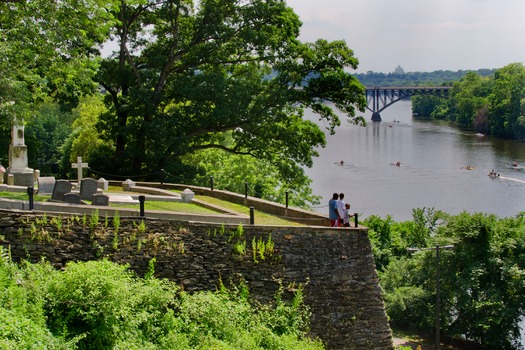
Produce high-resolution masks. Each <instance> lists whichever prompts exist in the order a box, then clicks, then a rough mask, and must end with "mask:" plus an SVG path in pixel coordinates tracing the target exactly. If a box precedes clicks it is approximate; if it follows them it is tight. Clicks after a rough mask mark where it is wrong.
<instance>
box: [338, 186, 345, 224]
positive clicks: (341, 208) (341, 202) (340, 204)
mask: <svg viewBox="0 0 525 350" xmlns="http://www.w3.org/2000/svg"><path fill="white" fill-rule="evenodd" d="M344 198H345V194H344V193H339V200H338V201H337V215H339V226H344V218H345V209H346V206H345V201H344Z"/></svg>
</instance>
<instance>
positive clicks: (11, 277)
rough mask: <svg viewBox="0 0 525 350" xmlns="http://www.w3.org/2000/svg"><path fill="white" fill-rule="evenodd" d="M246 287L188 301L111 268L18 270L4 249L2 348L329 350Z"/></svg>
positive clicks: (301, 310)
mask: <svg viewBox="0 0 525 350" xmlns="http://www.w3.org/2000/svg"><path fill="white" fill-rule="evenodd" d="M248 299H249V294H248V291H247V288H246V286H244V285H241V286H240V287H239V288H237V287H235V288H234V289H233V290H228V289H227V288H225V287H224V286H222V287H221V288H220V290H219V291H218V292H215V293H211V292H201V293H195V294H188V293H185V292H181V291H180V290H179V289H178V287H177V286H176V285H175V284H174V283H172V282H169V281H167V280H158V279H156V278H154V277H153V276H149V277H148V278H145V279H140V278H137V277H136V276H135V275H133V274H132V273H131V272H130V271H128V269H127V267H126V266H119V265H116V264H114V263H111V262H109V261H106V260H102V261H91V262H81V263H73V262H72V263H69V264H68V265H67V266H66V268H65V269H64V270H63V271H56V270H53V269H52V267H51V265H50V264H48V263H45V262H42V263H39V264H29V263H24V264H22V265H17V264H15V263H13V262H12V261H11V260H10V258H9V254H8V253H7V252H6V251H4V250H2V248H1V247H0V321H1V322H0V348H2V349H21V348H33V347H35V346H36V344H38V346H39V347H38V348H43V349H170V350H171V349H181V350H191V349H209V348H214V349H232V350H233V349H250V350H252V349H255V350H256V349H312V350H313V349H322V348H323V346H322V344H321V343H320V342H319V341H313V340H309V339H307V338H305V335H306V333H305V332H306V330H307V325H308V323H307V322H308V319H309V312H308V308H306V307H305V306H304V304H303V301H302V291H301V290H298V292H297V293H296V294H295V298H294V299H293V301H292V302H291V303H285V302H282V300H281V297H280V296H278V297H277V298H276V300H277V301H276V304H275V306H270V305H259V304H256V305H254V306H252V305H251V304H250V303H249V301H248Z"/></svg>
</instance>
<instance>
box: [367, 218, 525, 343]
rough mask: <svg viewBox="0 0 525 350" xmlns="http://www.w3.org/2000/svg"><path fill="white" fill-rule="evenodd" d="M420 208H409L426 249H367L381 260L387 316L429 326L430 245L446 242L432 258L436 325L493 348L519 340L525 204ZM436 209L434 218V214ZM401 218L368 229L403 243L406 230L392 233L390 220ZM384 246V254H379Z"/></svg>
mask: <svg viewBox="0 0 525 350" xmlns="http://www.w3.org/2000/svg"><path fill="white" fill-rule="evenodd" d="M423 214H424V213H423V212H421V211H416V212H415V213H414V222H415V223H416V227H417V226H420V233H421V234H418V235H416V236H426V240H425V241H426V242H425V245H426V248H430V249H427V250H423V251H419V252H417V253H414V254H412V255H410V256H409V255H408V254H407V252H406V249H404V251H403V250H400V249H394V248H390V249H389V250H387V249H385V248H383V249H380V250H376V249H375V250H374V255H375V254H377V253H380V254H381V255H379V257H380V258H381V259H382V260H381V261H383V262H385V261H386V262H387V265H383V269H382V270H381V271H380V281H381V286H382V287H383V289H384V291H385V300H386V303H387V305H386V307H387V312H388V315H389V317H390V318H391V321H392V324H395V325H397V326H402V327H406V328H412V329H415V330H418V331H420V332H431V331H432V327H433V326H434V323H433V320H432V317H431V316H430V317H429V315H434V313H435V303H434V300H435V298H436V296H435V283H436V258H435V253H436V252H435V249H431V248H432V247H435V246H436V245H437V244H439V245H440V246H444V245H447V244H454V248H453V250H446V251H443V253H441V255H440V262H439V263H440V280H439V282H440V299H441V300H442V303H441V307H440V318H441V331H442V333H443V334H445V335H447V336H449V337H452V338H462V339H466V340H468V341H472V342H475V343H477V344H480V345H483V346H486V347H489V348H493V349H520V348H522V347H521V345H520V344H519V338H520V321H521V319H522V315H523V310H524V308H525V301H524V300H523V295H524V293H525V259H524V257H525V248H524V247H525V212H524V213H521V214H519V215H517V216H516V217H514V218H503V219H498V218H497V217H496V216H495V215H486V214H482V213H474V214H469V213H466V212H464V213H461V214H459V215H456V216H450V215H443V214H442V213H435V214H439V215H438V216H435V215H434V214H433V213H432V212H429V215H428V218H426V219H425V215H423ZM438 217H439V222H437V221H435V219H436V218H438ZM374 221H377V219H374ZM418 222H419V223H418ZM425 222H426V224H425ZM404 224H406V223H401V224H397V223H390V225H389V226H388V227H384V230H385V232H384V233H383V232H377V231H376V232H374V233H373V234H374V236H375V237H377V236H379V237H381V236H382V235H383V234H385V235H388V236H389V237H391V241H392V242H393V245H395V246H404V247H409V245H408V244H407V243H408V242H409V241H410V240H412V239H413V236H414V235H410V234H401V235H399V234H397V232H398V229H396V226H397V227H399V226H400V225H401V227H402V226H404ZM421 226H423V227H421ZM425 226H426V227H427V228H428V231H427V233H426V235H425V234H424V231H425V229H424V227H425ZM379 228H380V226H379V225H376V226H375V229H376V230H377V229H379ZM393 237H396V238H395V239H393ZM425 245H423V246H420V247H421V248H425ZM387 252H389V253H390V254H389V255H388V256H385V255H386V253H387ZM408 272H410V273H408Z"/></svg>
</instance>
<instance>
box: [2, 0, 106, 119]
mask: <svg viewBox="0 0 525 350" xmlns="http://www.w3.org/2000/svg"><path fill="white" fill-rule="evenodd" d="M111 6H113V5H112V2H111V1H103V0H85V1H82V5H80V4H78V2H76V1H47V0H26V1H3V2H0V35H1V38H2V39H1V40H0V117H1V118H2V120H3V121H4V120H7V121H8V122H9V123H10V121H11V120H12V119H13V118H15V117H17V118H26V117H27V116H29V115H31V114H32V113H33V112H34V106H35V102H39V101H42V100H43V99H44V98H45V97H46V96H52V97H54V98H56V99H58V100H60V101H61V102H62V103H64V104H65V105H66V106H68V107H71V106H74V105H75V104H76V103H77V102H78V98H79V97H80V96H81V95H82V94H84V93H88V92H92V91H93V89H94V88H95V87H96V85H94V84H93V80H92V77H93V75H94V74H95V72H96V68H97V60H96V57H97V55H98V50H96V47H97V45H100V44H101V43H103V42H104V41H106V39H107V35H108V29H109V26H110V25H111V23H112V21H113V17H112V15H111V11H109V10H110V9H111Z"/></svg>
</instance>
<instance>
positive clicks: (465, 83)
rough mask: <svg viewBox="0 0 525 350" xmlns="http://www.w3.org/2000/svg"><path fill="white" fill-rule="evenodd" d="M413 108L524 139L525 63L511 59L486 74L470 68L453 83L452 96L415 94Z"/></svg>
mask: <svg viewBox="0 0 525 350" xmlns="http://www.w3.org/2000/svg"><path fill="white" fill-rule="evenodd" d="M412 111H413V113H414V114H417V115H419V116H430V117H432V118H435V119H442V120H448V121H451V122H453V123H454V124H455V125H456V126H458V127H460V128H464V129H468V130H474V131H476V132H479V133H483V134H488V135H493V136H497V137H501V138H505V139H518V140H523V139H525V67H524V66H523V64H522V63H511V64H509V65H507V66H505V67H503V68H500V69H497V70H496V71H495V72H494V74H492V75H490V76H484V75H481V74H479V73H476V72H469V73H467V74H466V75H465V76H463V77H462V78H461V79H459V80H458V81H456V82H454V83H453V84H452V90H451V91H450V96H449V97H448V98H447V99H442V98H438V97H433V96H415V97H413V99H412Z"/></svg>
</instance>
